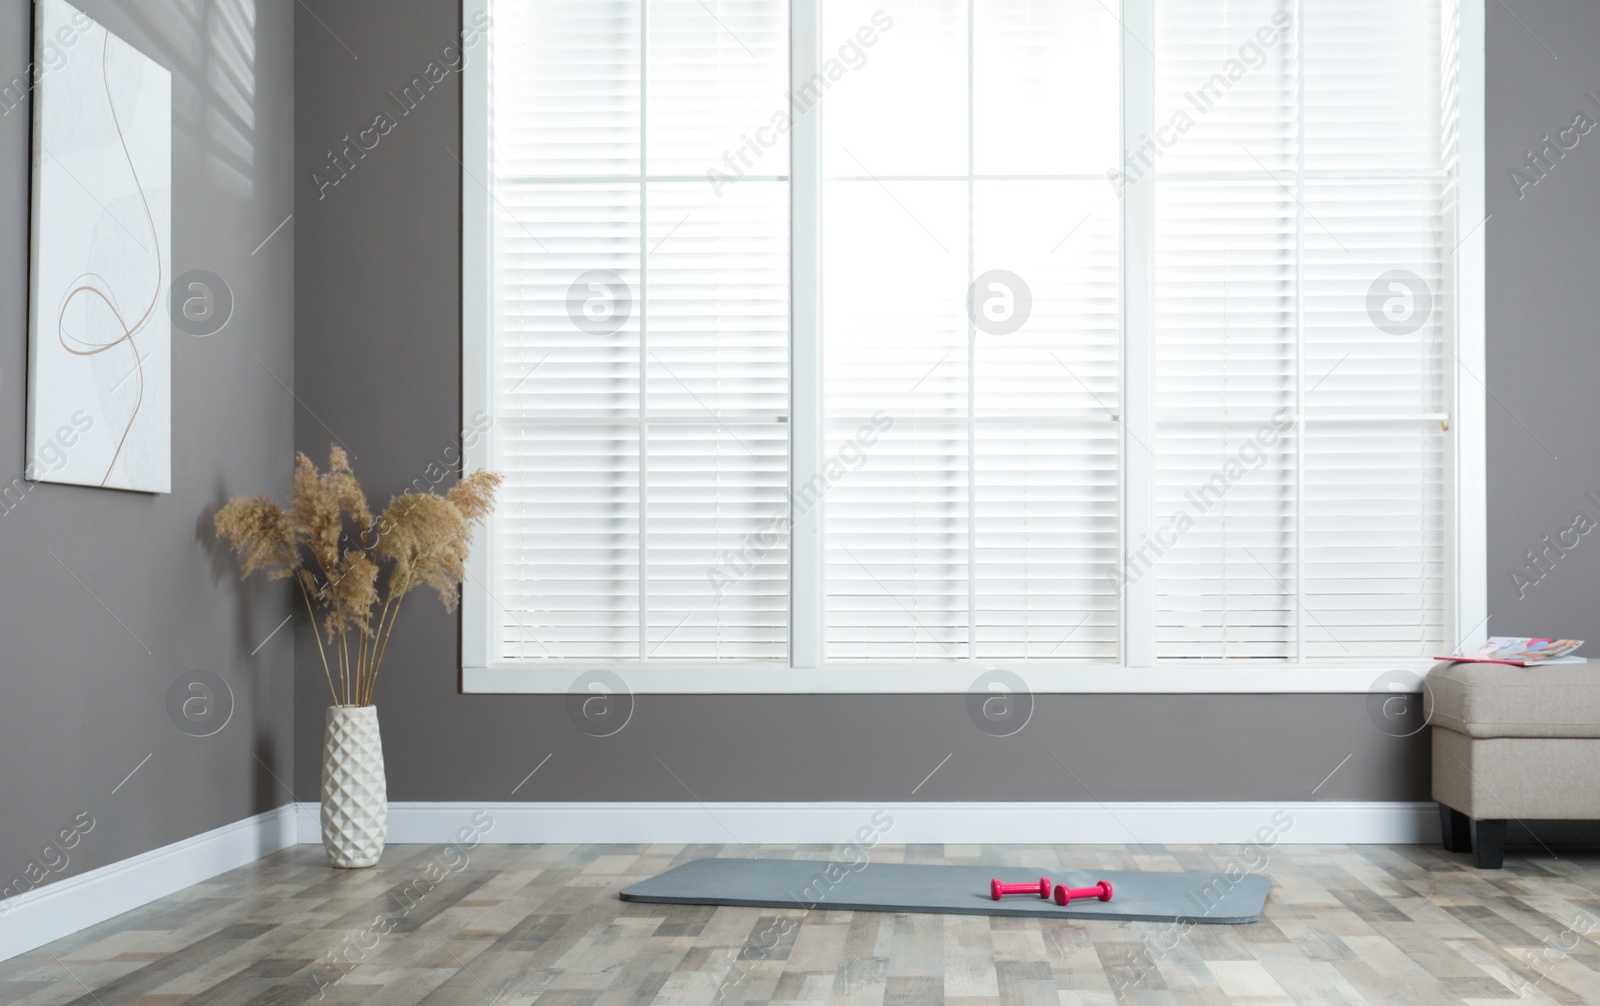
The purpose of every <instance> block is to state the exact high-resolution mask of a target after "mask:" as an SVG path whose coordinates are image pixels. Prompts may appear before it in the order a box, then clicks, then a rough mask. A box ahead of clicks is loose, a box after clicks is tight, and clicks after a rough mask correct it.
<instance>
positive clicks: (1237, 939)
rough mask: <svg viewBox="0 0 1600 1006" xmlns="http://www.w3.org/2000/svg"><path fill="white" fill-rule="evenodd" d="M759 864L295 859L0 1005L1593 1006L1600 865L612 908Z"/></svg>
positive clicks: (20, 968)
mask: <svg viewBox="0 0 1600 1006" xmlns="http://www.w3.org/2000/svg"><path fill="white" fill-rule="evenodd" d="M752 851H754V852H755V853H756V854H757V855H761V856H768V857H793V858H804V859H816V860H827V859H829V858H830V857H832V856H836V855H842V854H841V852H840V851H839V850H834V849H829V848H826V847H817V846H809V847H808V846H760V847H757V848H756V849H754V850H752ZM1244 852H1245V850H1243V849H1242V848H1239V847H1229V846H971V845H967V846H954V845H952V846H937V845H934V846H928V845H919V846H889V845H880V846H878V847H877V848H876V849H873V850H872V852H871V859H872V861H873V862H931V863H939V862H956V863H996V864H1008V865H1028V866H1037V867H1041V868H1044V869H1046V870H1050V869H1060V868H1062V867H1064V866H1068V865H1070V866H1074V867H1084V868H1088V869H1095V868H1101V869H1108V870H1109V869H1150V870H1220V869H1224V868H1225V867H1226V865H1227V864H1228V863H1229V862H1230V860H1235V859H1236V858H1237V857H1240V856H1241V855H1242V854H1244ZM747 854H748V853H747V851H746V850H745V849H744V848H743V847H741V846H733V845H730V846H716V845H709V846H679V845H651V846H621V845H613V846H504V845H502V846H490V845H480V846H478V847H477V848H474V849H471V850H470V851H469V852H467V853H466V854H465V856H461V855H458V854H457V853H456V852H454V851H452V850H449V849H446V848H441V847H438V846H392V847H391V848H390V849H389V850H388V851H387V852H386V853H385V855H384V858H383V862H382V863H381V864H380V865H379V866H378V867H375V868H373V869H370V870H350V871H344V870H333V869H330V868H328V867H327V866H326V865H325V861H324V859H323V855H322V851H321V849H319V848H317V847H314V846H299V847H297V848H294V849H290V850H287V851H285V852H281V853H278V854H275V855H273V856H270V857H268V858H266V859H263V860H261V861H260V862H258V863H255V864H252V865H251V866H248V867H245V868H243V869H240V870H235V871H233V872H231V873H228V874H225V875H223V876H221V877H218V878H216V879H214V880H211V881H209V882H207V883H204V884H200V885H197V886H195V887H193V888H190V889H188V890H186V891H183V892H180V893H179V894H176V895H173V896H172V897H169V898H165V899H163V900H161V901H158V902H156V903H154V904H151V905H148V906H146V907H144V908H142V909H139V910H138V911H135V912H130V913H128V914H127V915H123V916H121V917H119V918H116V919H113V920H111V921H109V922H106V923H104V924H102V925H99V926H96V927H94V928H92V929H89V930H86V931H84V932H82V933H78V934H76V935H74V936H71V937H68V938H66V939H63V940H60V941H58V942H56V943H54V944H51V945H50V946H48V947H44V948H41V949H39V950H36V951H33V952H31V953H28V954H25V955H23V956H21V957H17V958H14V959H12V960H10V961H7V962H5V963H3V964H0V1002H3V1003H7V1004H12V1003H15V1004H44V1003H72V1004H75V1006H118V1004H138V1006H176V1004H178V1003H196V1004H206V1006H289V1004H295V1003H307V1002H318V1001H320V1002H327V1003H369V1004H374V1006H405V1004H412V1003H426V1004H436V1006H445V1004H448V1006H469V1004H483V1006H488V1004H495V1006H523V1004H528V1003H539V1004H540V1006H624V1004H634V1006H642V1004H646V1003H657V1004H674V1006H677V1004H696V1003H712V1002H717V1001H721V1002H784V1003H793V1004H818V1006H820V1004H824V1003H828V1004H833V1003H837V1004H849V1006H929V1004H943V1006H978V1004H992V1003H999V1004H1006V1006H1036V1004H1046V1003H1048V1004H1052V1006H1056V1004H1060V1006H1065V1004H1075V1003H1113V1002H1128V1003H1139V1004H1155V1003H1181V1004H1197V1006H1198V1004H1214V1003H1215V1004H1221V1003H1371V1004H1404V1006H1417V1004H1429V1003H1455V1004H1476V1003H1495V1002H1504V1001H1507V1000H1513V999H1519V998H1520V999H1521V1000H1522V1001H1524V1002H1530V1003H1552V1002H1553V1003H1562V1004H1574V1006H1576V1004H1583V1003H1600V942H1597V940H1600V893H1597V892H1600V855H1596V854H1593V853H1587V854H1576V855H1570V856H1569V855H1568V854H1567V853H1566V852H1562V853H1561V854H1560V857H1559V858H1555V857H1553V856H1552V855H1551V854H1549V853H1547V852H1544V851H1539V852H1538V853H1537V854H1530V855H1527V856H1518V855H1512V856H1508V857H1507V861H1506V869H1504V870H1499V871H1483V872H1480V871H1477V870H1473V869H1471V868H1470V867H1469V866H1468V865H1467V864H1466V860H1465V857H1463V856H1452V855H1448V854H1445V853H1443V852H1441V851H1440V850H1438V849H1436V848H1430V847H1421V846H1286V845H1285V846H1279V847H1277V848H1276V849H1273V850H1271V851H1270V853H1267V856H1268V860H1269V861H1268V862H1267V864H1266V866H1265V868H1264V870H1262V871H1261V872H1265V873H1266V874H1267V875H1268V876H1270V877H1271V878H1272V880H1273V885H1274V886H1273V890H1272V895H1271V897H1270V899H1269V900H1268V902H1267V909H1266V914H1265V915H1264V916H1263V918H1262V921H1261V922H1259V923H1255V924H1253V925H1246V926H1197V927H1194V928H1193V929H1190V930H1188V932H1187V933H1183V934H1178V933H1175V932H1174V931H1173V930H1172V928H1171V927H1169V926H1165V925H1161V924H1155V923H1128V922H1093V921H1090V922H1082V921H1072V920H1064V919H1063V920H1054V919H1001V918H986V917H973V916H933V915H893V914H880V913H868V912H861V913H852V912H830V911H822V910H817V911H812V912H802V911H799V910H798V909H795V910H792V911H783V910H777V909H749V908H703V907H688V906H662V905H632V904H625V903H623V902H621V901H619V900H617V897H616V892H617V889H618V888H620V887H622V886H624V885H626V884H628V883H631V882H633V881H635V880H638V879H642V878H644V877H647V876H650V875H653V874H656V873H659V872H661V871H662V870H665V869H667V868H668V867H671V866H673V865H675V864H677V863H680V862H684V861H687V860H690V859H696V858H701V857H707V856H743V855H747ZM1242 861H1243V862H1246V863H1250V862H1256V861H1257V860H1256V859H1255V858H1254V857H1253V856H1246V857H1245V858H1243V859H1242ZM867 868H868V869H870V865H869V866H868V867H867ZM430 878H433V879H430ZM435 880H436V881H437V882H434V881H435ZM4 924H16V920H15V919H14V918H13V919H12V920H10V921H9V922H7V923H4ZM319 996H320V999H319Z"/></svg>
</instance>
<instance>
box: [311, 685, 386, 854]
mask: <svg viewBox="0 0 1600 1006" xmlns="http://www.w3.org/2000/svg"><path fill="white" fill-rule="evenodd" d="M388 837H389V789H388V783H387V782H386V781H385V779H384V775H383V741H382V739H381V738H380V737H379V736H378V710H377V708H376V707H374V706H329V707H328V716H327V723H326V726H325V728H324V730H323V734H322V845H323V848H325V849H327V850H328V862H330V863H332V864H333V865H334V866H339V867H345V868H354V867H362V866H372V865H374V864H376V863H377V862H378V857H380V856H382V855H383V843H384V841H385V840H386V839H387V838H388Z"/></svg>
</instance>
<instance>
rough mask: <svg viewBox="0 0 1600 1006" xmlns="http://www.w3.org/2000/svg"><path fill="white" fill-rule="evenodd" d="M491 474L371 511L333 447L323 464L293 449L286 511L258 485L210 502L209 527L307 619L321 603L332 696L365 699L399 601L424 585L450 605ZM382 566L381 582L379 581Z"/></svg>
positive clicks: (486, 502)
mask: <svg viewBox="0 0 1600 1006" xmlns="http://www.w3.org/2000/svg"><path fill="white" fill-rule="evenodd" d="M500 482H501V476H500V475H498V474H496V473H494V472H485V471H476V472H473V473H472V474H470V475H468V476H466V477H465V478H463V479H462V480H461V481H460V482H458V483H456V485H455V486H453V487H452V488H451V489H450V490H449V491H448V492H445V493H405V494H404V495H402V496H399V497H396V498H395V499H394V500H393V501H392V502H390V504H389V506H388V508H387V509H386V510H384V512H383V515H382V516H381V517H380V518H378V519H377V520H374V519H373V514H372V508H371V507H370V506H368V505H367V494H366V492H365V491H364V490H363V489H362V488H361V483H360V482H359V481H357V480H356V477H355V473H354V472H353V471H351V469H350V458H349V456H348V455H347V454H346V453H345V452H344V450H343V449H341V448H339V447H337V446H335V447H333V448H332V449H331V451H330V452H329V457H328V470H327V471H325V472H323V471H318V470H317V466H316V465H315V464H313V463H312V461H311V459H310V458H308V457H306V456H305V455H304V454H299V455H297V456H296V460H295V469H294V475H293V476H292V477H291V478H290V480H289V508H288V509H287V510H285V509H284V508H282V507H280V506H278V504H276V503H274V502H272V501H271V500H269V499H267V498H266V497H265V496H263V495H261V494H260V493H255V494H253V495H250V496H240V497H237V498H235V499H232V500H229V501H228V503H227V505H225V506H224V507H223V508H222V509H221V510H218V511H217V517H216V528H217V534H218V536H219V537H221V538H223V539H224V540H225V541H227V542H228V544H229V545H231V546H232V547H233V551H234V553H235V554H236V555H237V556H238V557H239V565H240V568H241V569H242V570H243V572H242V574H241V576H249V575H250V574H251V573H258V572H264V573H266V574H267V576H268V578H270V579H274V580H277V579H283V578H285V577H293V579H294V581H295V583H296V585H298V586H299V588H300V594H301V597H303V598H304V599H305V604H306V611H307V612H308V613H309V614H310V615H311V620H312V624H313V625H317V624H318V622H319V616H318V611H319V610H320V611H321V616H320V625H319V626H318V631H317V635H316V639H317V651H318V653H319V654H321V656H322V669H323V671H324V672H325V673H326V674H327V677H328V688H329V690H330V691H331V692H332V693H333V700H334V701H335V702H336V703H338V704H339V705H363V706H365V705H371V704H372V693H373V689H374V687H375V686H376V685H377V680H378V671H379V669H380V668H381V667H382V665H383V655H384V653H385V651H386V650H387V649H388V646H389V636H390V635H391V634H392V633H393V632H394V623H395V619H396V618H397V617H398V616H399V613H400V602H401V601H402V600H404V599H405V596H406V595H407V594H408V593H410V592H411V590H412V589H413V588H415V587H418V586H424V587H431V588H433V590H435V591H436V592H437V593H438V595H439V599H440V600H441V601H443V602H444V606H445V608H446V610H451V611H453V610H455V606H456V604H457V602H458V601H459V599H460V591H461V581H462V578H463V577H464V576H465V575H466V567H465V563H466V560H467V553H468V551H469V550H470V549H471V547H472V525H473V524H475V523H477V522H478V521H481V520H483V519H484V518H485V517H487V516H488V515H489V514H490V512H491V511H493V510H494V497H495V491H496V490H497V489H499V487H500ZM350 531H354V534H355V536H354V538H352V537H351V536H350V534H349V532H350ZM307 560H309V561H307ZM384 565H387V566H388V567H389V569H388V573H389V575H388V580H387V583H386V584H385V587H386V588H387V591H384V590H380V589H379V581H380V579H382V572H383V569H382V567H383V566H384ZM374 615H376V619H374ZM324 640H326V642H327V646H324V645H323V643H324ZM329 651H332V656H331V659H332V661H333V662H332V663H330V662H329V661H330V653H329Z"/></svg>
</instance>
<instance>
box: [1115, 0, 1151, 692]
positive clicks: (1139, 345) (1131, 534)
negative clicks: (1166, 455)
mask: <svg viewBox="0 0 1600 1006" xmlns="http://www.w3.org/2000/svg"><path fill="white" fill-rule="evenodd" d="M1122 24H1123V29H1124V30H1123V33H1122V138H1121V139H1122V143H1121V148H1122V149H1123V150H1127V149H1130V146H1131V144H1132V143H1133V138H1134V137H1138V136H1153V135H1155V114H1156V113H1155V89H1156V79H1155V74H1156V65H1155V57H1154V55H1152V53H1151V52H1150V50H1149V49H1147V48H1146V46H1154V45H1155V0H1123V4H1122ZM1159 184H1160V179H1159V178H1155V179H1152V180H1151V181H1150V183H1149V184H1147V185H1129V186H1126V187H1125V188H1124V190H1123V197H1122V396H1123V397H1122V408H1121V412H1122V421H1123V433H1122V451H1121V454H1122V541H1121V542H1120V543H1119V548H1118V551H1119V552H1120V553H1121V557H1120V558H1119V559H1118V563H1119V565H1122V566H1123V572H1124V576H1123V582H1124V583H1126V584H1127V585H1126V586H1125V587H1124V588H1123V592H1122V594H1123V596H1122V624H1121V637H1122V638H1121V641H1120V644H1119V650H1120V652H1121V655H1122V662H1123V664H1125V665H1126V666H1128V667H1151V666H1153V665H1154V664H1155V656H1156V647H1155V639H1156V576H1155V573H1154V571H1153V570H1152V571H1150V572H1147V573H1146V574H1145V575H1144V576H1141V577H1139V578H1138V579H1137V580H1135V581H1133V582H1131V583H1129V582H1128V577H1127V576H1126V572H1127V569H1126V563H1127V556H1128V553H1129V552H1131V551H1133V550H1135V549H1136V548H1137V547H1138V544H1139V543H1141V542H1145V541H1149V540H1150V539H1151V538H1152V537H1153V535H1154V533H1155V529H1156V520H1155V491H1156V480H1155V475H1156V459H1155V458H1154V457H1153V456H1152V455H1151V454H1150V449H1152V448H1153V446H1154V444H1155V408H1154V406H1155V402H1154V394H1153V388H1154V367H1155V332H1154V311H1153V309H1152V304H1151V292H1152V279H1151V267H1152V265H1153V263H1152V261H1151V258H1152V256H1153V255H1154V253H1155V189H1156V186H1157V185H1159Z"/></svg>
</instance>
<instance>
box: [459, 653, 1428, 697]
mask: <svg viewBox="0 0 1600 1006" xmlns="http://www.w3.org/2000/svg"><path fill="white" fill-rule="evenodd" d="M1435 663H1436V661H1433V660H1427V659H1412V660H1389V661H1370V662H1361V663H1354V662H1351V663H1335V662H1331V661H1329V662H1322V663H1305V664H1290V663H1280V664H1265V665H1260V666H1247V667H1241V666H1239V665H1238V664H1234V663H1230V664H1222V663H1198V662H1197V663H1194V664H1185V665H1182V666H1172V665H1165V666H1159V667H1138V668H1130V667H1117V666H1110V665H1103V664H1100V665H1085V664H1055V665H1049V666H1037V667H1035V666H1027V665H1023V666H1019V665H1016V664H1012V665H1007V664H1005V663H1003V662H994V663H980V664H975V665H970V666H969V665H965V664H956V665H951V664H943V665H935V666H920V667H911V666H905V665H900V666H873V665H859V664H857V665H834V666H828V667H822V668H813V669H796V668H792V667H777V666H770V665H759V664H743V665H734V666H724V665H718V664H704V663H702V664H665V663H663V664H660V665H657V664H651V665H650V666H648V667H641V666H639V665H637V664H607V663H605V662H603V661H597V662H592V663H559V664H558V663H554V662H552V663H548V664H546V663H537V664H509V665H507V664H502V665H499V666H494V667H464V668H462V671H461V690H462V692H463V693H465V694H498V695H506V694H512V695H564V694H567V693H568V692H569V691H570V690H571V688H572V686H573V685H574V684H575V683H576V682H577V681H578V679H579V678H580V676H583V675H587V674H590V673H591V672H594V671H609V672H611V673H612V674H615V675H617V676H618V677H619V678H621V679H622V682H623V684H624V685H625V686H626V687H627V689H628V690H629V691H630V692H632V693H634V694H644V695H674V694H676V695H831V694H844V695H860V694H935V695H953V694H963V693H966V692H967V691H969V690H971V689H972V687H973V685H975V684H977V683H978V681H979V679H980V678H981V677H983V676H984V675H986V674H989V673H991V672H993V671H996V670H1007V671H1010V672H1011V673H1013V674H1015V675H1017V676H1018V677H1020V678H1021V679H1022V681H1023V684H1024V685H1025V686H1026V687H1027V688H1028V689H1029V691H1031V692H1033V693H1037V694H1139V693H1151V694H1186V693H1192V694H1273V695H1276V694H1296V693H1301V694H1318V693H1320V694H1328V693H1334V694H1364V693H1367V692H1371V691H1380V692H1389V691H1399V692H1405V691H1412V690H1414V689H1411V688H1405V687H1396V686H1400V685H1404V684H1410V683H1412V682H1414V681H1420V680H1421V678H1423V677H1425V676H1426V675H1427V672H1428V669H1429V668H1430V667H1432V666H1433V665H1434V664H1435ZM1397 672H1398V673H1397ZM582 687H585V686H580V688H582ZM979 687H980V688H981V689H987V684H984V685H980V686H979Z"/></svg>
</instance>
